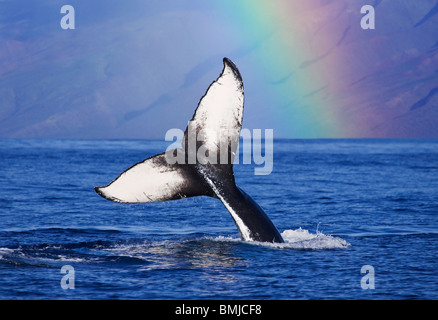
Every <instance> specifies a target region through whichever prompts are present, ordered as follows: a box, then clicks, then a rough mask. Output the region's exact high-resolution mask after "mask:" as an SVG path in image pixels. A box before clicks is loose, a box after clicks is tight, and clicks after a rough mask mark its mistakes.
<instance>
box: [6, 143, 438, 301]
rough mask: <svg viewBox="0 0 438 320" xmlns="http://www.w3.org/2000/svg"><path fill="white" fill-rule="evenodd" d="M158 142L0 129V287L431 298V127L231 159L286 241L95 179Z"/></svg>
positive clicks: (436, 292) (59, 294)
mask: <svg viewBox="0 0 438 320" xmlns="http://www.w3.org/2000/svg"><path fill="white" fill-rule="evenodd" d="M167 146H168V142H165V141H147V140H145V141H142V140H8V139H3V140H0V169H1V170H0V299H438V272H437V269H438V140H434V139H430V140H369V139H361V140H275V142H274V149H273V150H274V153H273V171H272V173H271V174H269V175H255V174H254V169H255V167H257V166H258V165H257V164H255V163H253V164H242V163H240V164H236V165H235V168H234V170H235V176H236V181H237V184H238V185H239V186H240V187H241V188H242V189H244V190H245V191H246V192H247V193H248V194H250V195H251V196H252V197H253V198H254V200H256V201H257V202H258V203H259V204H260V205H261V206H262V207H263V208H264V210H265V211H266V213H267V214H268V215H269V217H270V218H271V219H272V221H273V222H274V224H275V225H276V226H277V228H278V229H279V231H280V232H281V233H282V235H283V238H284V239H285V241H286V242H285V243H284V244H266V243H257V242H243V241H241V240H240V238H239V233H238V230H237V228H236V226H235V225H234V222H233V220H232V218H231V216H230V214H229V213H228V211H227V210H226V209H225V207H224V206H223V205H222V203H221V202H220V201H219V200H217V199H212V198H208V197H195V198H188V199H183V200H177V201H169V202H161V203H148V204H120V203H113V202H110V201H107V200H105V199H103V198H102V197H100V196H99V195H97V194H96V193H95V192H94V190H93V188H94V187H95V186H102V185H106V184H108V183H109V182H111V181H112V180H113V179H115V178H116V177H117V176H118V175H119V174H120V173H121V172H122V171H123V170H125V169H126V168H128V167H130V166H131V165H133V164H134V163H136V162H139V161H141V160H143V159H145V158H147V157H149V156H152V155H154V154H157V153H159V152H162V151H164V150H165V149H166V147H167ZM66 266H69V267H66ZM63 267H64V268H67V271H66V270H65V269H63ZM73 271H74V272H73ZM73 280H74V281H73Z"/></svg>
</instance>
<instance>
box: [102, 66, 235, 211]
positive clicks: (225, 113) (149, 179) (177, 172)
mask: <svg viewBox="0 0 438 320" xmlns="http://www.w3.org/2000/svg"><path fill="white" fill-rule="evenodd" d="M223 61H224V68H223V70H222V73H221V75H220V76H219V77H218V78H217V79H216V81H214V82H213V83H212V84H211V85H210V86H209V88H208V90H207V92H206V94H205V95H204V96H203V97H202V98H201V100H200V102H199V104H198V107H197V108H196V111H195V113H194V115H193V118H192V120H190V121H189V124H188V126H187V128H186V130H185V132H184V137H183V140H182V148H178V149H173V150H169V151H166V152H164V153H160V154H158V155H155V156H153V157H150V158H148V159H145V160H144V161H142V162H139V163H137V164H135V165H133V166H132V167H130V168H128V169H127V170H125V171H124V172H122V173H121V174H120V176H119V177H118V178H117V179H115V180H114V181H113V182H111V183H110V184H109V185H107V186H106V187H96V188H94V189H95V190H96V192H97V193H98V194H100V195H101V196H102V197H104V198H106V199H108V200H111V201H115V202H125V203H136V202H158V201H167V200H177V199H182V198H187V197H193V196H201V195H206V196H211V197H217V196H216V194H215V193H214V192H213V191H212V190H211V188H210V187H209V186H208V184H207V183H206V182H205V180H204V179H202V178H201V176H200V172H199V171H204V172H207V171H213V172H214V173H215V174H216V175H220V176H221V177H225V178H226V180H228V181H229V180H232V181H233V182H234V174H233V161H234V155H235V153H236V149H237V145H238V142H239V136H240V129H241V126H242V117H243V83H242V78H241V76H240V73H239V71H238V69H237V68H236V66H235V65H234V63H233V62H231V60H229V59H227V58H224V60H223ZM202 167H203V168H202ZM202 169H204V170H202Z"/></svg>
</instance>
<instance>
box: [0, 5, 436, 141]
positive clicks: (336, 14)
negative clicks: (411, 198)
mask: <svg viewBox="0 0 438 320" xmlns="http://www.w3.org/2000/svg"><path fill="white" fill-rule="evenodd" d="M65 4H68V5H71V6H72V7H73V8H74V27H75V28H74V29H64V28H63V27H62V26H61V20H62V19H63V18H65V16H66V13H61V7H62V6H63V5H65ZM364 5H371V6H372V8H373V9H374V13H375V15H374V18H375V28H374V29H363V28H362V26H361V21H363V19H364V18H369V17H370V16H368V14H369V12H367V13H361V8H362V7H363V6H364ZM367 21H368V22H370V20H367ZM68 22H69V24H70V26H71V23H72V20H69V21H68ZM437 30H438V1H437V0H397V1H394V0H354V1H351V0H295V1H290V0H269V1H268V0H215V1H203V0H159V1H158V0H157V1H154V0H148V1H144V0H125V1H120V0H107V1H97V0H69V1H66V2H65V3H64V2H63V1H59V0H40V1H32V0H20V1H18V0H0V138H81V139H107V138H109V139H127V138H135V139H164V136H165V134H166V132H167V131H168V130H169V129H172V128H179V129H181V130H184V129H185V127H186V125H187V121H188V120H189V119H191V117H192V115H193V112H194V110H195V108H196V106H197V104H198V102H199V99H200V98H201V97H202V96H203V95H204V93H205V91H206V89H207V88H208V86H209V85H210V83H211V82H212V81H214V80H215V79H216V78H217V77H218V76H219V74H220V72H221V70H222V68H223V64H222V58H223V57H228V58H229V59H231V60H232V61H233V62H234V63H235V64H236V65H237V67H238V68H239V70H240V73H241V75H242V78H243V82H244V87H245V110H244V121H243V127H244V128H248V129H262V130H263V129H273V130H274V137H275V138H300V139H301V138H425V137H438V38H437V37H436V35H437Z"/></svg>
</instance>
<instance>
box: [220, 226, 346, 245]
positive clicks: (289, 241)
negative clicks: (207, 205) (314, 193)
mask: <svg viewBox="0 0 438 320" xmlns="http://www.w3.org/2000/svg"><path fill="white" fill-rule="evenodd" d="M281 236H282V237H283V240H284V243H269V242H259V241H250V242H248V243H250V244H254V245H262V246H267V247H272V248H281V249H311V250H321V249H345V248H348V247H349V246H350V244H349V243H348V242H347V241H345V240H344V239H342V238H339V237H336V236H332V235H326V234H324V233H322V232H319V231H316V233H311V232H309V231H308V230H306V229H302V228H301V227H300V228H298V229H296V230H285V231H283V232H282V233H281ZM214 240H215V241H240V239H237V238H229V237H223V236H219V237H216V238H214Z"/></svg>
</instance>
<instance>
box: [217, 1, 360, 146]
mask: <svg viewBox="0 0 438 320" xmlns="http://www.w3.org/2000/svg"><path fill="white" fill-rule="evenodd" d="M215 3H216V5H217V9H218V10H220V11H221V12H222V14H223V15H224V16H225V17H226V19H227V20H228V23H229V24H230V25H232V26H233V28H234V30H235V32H234V35H235V37H237V38H239V39H242V41H244V42H251V40H252V42H253V43H255V45H254V46H255V47H256V49H254V50H253V51H252V52H251V53H250V54H249V55H248V56H247V57H245V59H251V61H252V63H253V65H254V64H257V65H259V66H260V64H261V66H262V71H261V74H258V75H257V76H258V77H261V78H263V79H264V81H265V82H266V83H265V86H264V87H265V88H266V91H264V92H263V95H265V97H263V96H262V94H261V93H260V96H256V97H254V100H257V101H260V103H268V102H269V103H271V106H270V107H271V108H273V109H275V111H274V112H273V116H272V117H273V118H275V119H272V123H276V124H278V123H280V125H279V126H278V128H276V137H278V136H280V137H281V136H285V137H295V138H339V137H353V136H360V134H361V128H360V126H358V125H357V123H355V124H354V125H349V121H348V118H346V112H345V109H346V106H349V105H353V106H354V105H355V104H356V101H354V99H355V96H356V95H355V94H354V92H352V91H351V90H352V89H351V87H352V86H351V83H352V82H354V81H355V80H358V79H357V77H356V78H355V77H354V75H353V72H352V70H350V69H349V68H348V65H346V61H347V62H348V59H351V58H350V57H351V52H347V50H348V49H347V46H344V43H343V42H344V41H345V40H346V38H347V37H348V35H349V34H350V33H351V32H357V30H355V29H357V28H360V26H359V20H358V21H357V23H356V24H355V25H354V26H353V23H352V21H351V20H352V18H356V19H357V16H358V15H357V14H356V15H354V14H353V15H351V14H350V15H346V14H343V15H342V16H341V17H340V13H341V12H344V13H345V9H346V8H345V6H346V4H345V3H343V2H342V1H340V2H336V1H335V2H327V3H326V4H321V1H312V0H303V1H292V0H272V1H265V0H240V1H216V2H215ZM359 10H360V6H358V10H357V11H358V13H359ZM359 19H360V18H359ZM231 58H232V57H231ZM237 63H238V65H240V62H239V61H237ZM246 98H247V99H251V96H249V97H248V94H247V95H246ZM347 109H348V108H347ZM347 114H348V112H347ZM277 129H278V130H277Z"/></svg>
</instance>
